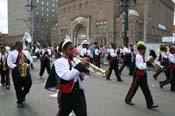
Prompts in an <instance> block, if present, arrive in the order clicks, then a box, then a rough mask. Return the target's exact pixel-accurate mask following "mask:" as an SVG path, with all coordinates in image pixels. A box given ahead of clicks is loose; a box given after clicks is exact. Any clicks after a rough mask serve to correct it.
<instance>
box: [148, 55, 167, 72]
mask: <svg viewBox="0 0 175 116" xmlns="http://www.w3.org/2000/svg"><path fill="white" fill-rule="evenodd" d="M151 58H153V57H152V56H149V57H148V58H147V60H146V61H147V62H149V60H150V59H151ZM151 64H152V66H153V67H154V68H157V69H161V70H164V66H162V65H161V64H159V63H158V62H156V61H155V60H154V61H153V62H152V63H151Z"/></svg>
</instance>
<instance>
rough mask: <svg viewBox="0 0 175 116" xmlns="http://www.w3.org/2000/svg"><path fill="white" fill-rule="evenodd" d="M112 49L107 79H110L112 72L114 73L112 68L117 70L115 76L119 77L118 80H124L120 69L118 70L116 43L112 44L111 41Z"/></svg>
mask: <svg viewBox="0 0 175 116" xmlns="http://www.w3.org/2000/svg"><path fill="white" fill-rule="evenodd" d="M111 47H112V48H111V49H110V51H109V55H110V58H109V65H110V67H109V69H108V71H109V73H108V75H107V78H106V79H107V80H110V76H111V73H112V70H113V69H114V72H115V76H116V77H117V80H118V81H122V80H121V77H120V74H119V71H118V58H117V50H116V44H112V43H111Z"/></svg>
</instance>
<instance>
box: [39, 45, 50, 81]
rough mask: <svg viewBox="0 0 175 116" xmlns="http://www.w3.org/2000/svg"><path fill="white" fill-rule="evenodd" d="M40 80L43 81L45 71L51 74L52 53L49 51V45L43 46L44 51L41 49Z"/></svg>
mask: <svg viewBox="0 0 175 116" xmlns="http://www.w3.org/2000/svg"><path fill="white" fill-rule="evenodd" d="M40 55H41V56H40V62H41V65H40V73H39V75H40V79H42V76H43V74H44V71H45V69H47V73H48V74H49V73H50V56H51V52H50V51H49V49H48V46H47V44H43V49H41V52H40Z"/></svg>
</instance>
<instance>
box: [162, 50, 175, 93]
mask: <svg viewBox="0 0 175 116" xmlns="http://www.w3.org/2000/svg"><path fill="white" fill-rule="evenodd" d="M168 59H169V62H170V64H169V78H168V79H167V80H165V81H162V82H160V87H161V88H163V86H165V85H167V84H169V83H171V91H172V92H175V48H174V47H171V48H170V54H169V56H168Z"/></svg>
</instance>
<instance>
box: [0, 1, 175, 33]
mask: <svg viewBox="0 0 175 116" xmlns="http://www.w3.org/2000/svg"><path fill="white" fill-rule="evenodd" d="M172 1H174V2H175V0H172ZM7 22H8V20H7V0H0V32H3V33H7V32H8V28H7V27H8V26H7V25H8V24H7ZM174 22H175V21H174Z"/></svg>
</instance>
